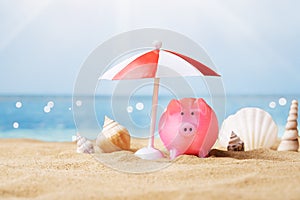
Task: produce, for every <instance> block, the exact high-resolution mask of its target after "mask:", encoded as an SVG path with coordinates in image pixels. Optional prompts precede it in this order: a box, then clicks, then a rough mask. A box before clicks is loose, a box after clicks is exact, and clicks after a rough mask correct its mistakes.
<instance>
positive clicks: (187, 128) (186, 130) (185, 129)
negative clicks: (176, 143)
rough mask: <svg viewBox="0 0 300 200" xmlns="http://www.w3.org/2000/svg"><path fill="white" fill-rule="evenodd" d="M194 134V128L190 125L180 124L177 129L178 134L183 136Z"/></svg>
mask: <svg viewBox="0 0 300 200" xmlns="http://www.w3.org/2000/svg"><path fill="white" fill-rule="evenodd" d="M195 132H196V127H195V126H194V125H193V124H191V123H182V124H181V126H180V128H179V133H181V134H183V135H193V134H194V133H195Z"/></svg>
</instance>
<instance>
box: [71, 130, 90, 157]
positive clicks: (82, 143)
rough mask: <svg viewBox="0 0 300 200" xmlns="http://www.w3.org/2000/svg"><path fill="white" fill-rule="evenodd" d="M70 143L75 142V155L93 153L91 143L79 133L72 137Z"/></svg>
mask: <svg viewBox="0 0 300 200" xmlns="http://www.w3.org/2000/svg"><path fill="white" fill-rule="evenodd" d="M72 141H73V142H77V150H76V152H77V153H89V154H91V153H95V151H94V146H93V144H92V142H91V141H89V140H88V139H86V138H85V137H83V136H81V135H80V134H79V133H77V135H74V136H73V137H72Z"/></svg>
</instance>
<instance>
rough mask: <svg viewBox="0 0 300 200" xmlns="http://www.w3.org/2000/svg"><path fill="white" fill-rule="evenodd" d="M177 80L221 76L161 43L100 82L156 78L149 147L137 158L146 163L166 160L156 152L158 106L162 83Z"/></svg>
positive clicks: (115, 68) (127, 60) (110, 73)
mask: <svg viewBox="0 0 300 200" xmlns="http://www.w3.org/2000/svg"><path fill="white" fill-rule="evenodd" d="M176 76H177V77H178V76H220V75H219V74H218V73H216V72H215V71H214V70H212V69H210V68H209V67H207V66H206V65H204V64H202V63H200V62H199V61H197V60H195V59H193V58H190V57H188V56H185V55H182V54H180V53H177V52H174V51H170V50H166V49H161V42H158V43H156V44H155V49H153V50H150V51H149V50H147V51H145V52H142V53H139V54H136V55H134V56H132V57H129V58H128V59H126V60H124V61H122V62H120V63H119V64H117V65H115V66H114V67H112V68H111V69H109V70H108V71H106V72H105V73H104V74H103V75H102V76H101V77H100V78H99V79H107V80H126V79H143V78H154V89H153V98H152V113H151V126H150V140H149V145H148V147H146V148H143V149H140V150H139V151H137V152H136V155H137V156H139V157H141V158H143V159H158V158H161V157H162V156H163V155H162V153H161V152H160V151H158V150H157V149H155V148H154V132H155V122H156V106H155V105H157V101H158V89H159V79H160V78H163V77H176Z"/></svg>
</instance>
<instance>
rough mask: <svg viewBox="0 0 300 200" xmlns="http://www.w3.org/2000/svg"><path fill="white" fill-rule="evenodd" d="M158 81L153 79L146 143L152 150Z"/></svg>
mask: <svg viewBox="0 0 300 200" xmlns="http://www.w3.org/2000/svg"><path fill="white" fill-rule="evenodd" d="M159 80H160V79H159V78H155V79H154V87H153V96H152V110H151V126H150V138H149V143H148V147H152V148H154V132H155V125H156V114H157V103H158V89H159Z"/></svg>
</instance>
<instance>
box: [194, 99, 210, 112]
mask: <svg viewBox="0 0 300 200" xmlns="http://www.w3.org/2000/svg"><path fill="white" fill-rule="evenodd" d="M196 103H197V107H198V109H199V110H200V113H201V114H202V115H206V114H207V112H208V105H207V103H206V102H205V101H204V100H203V99H202V98H200V99H197V100H196Z"/></svg>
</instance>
